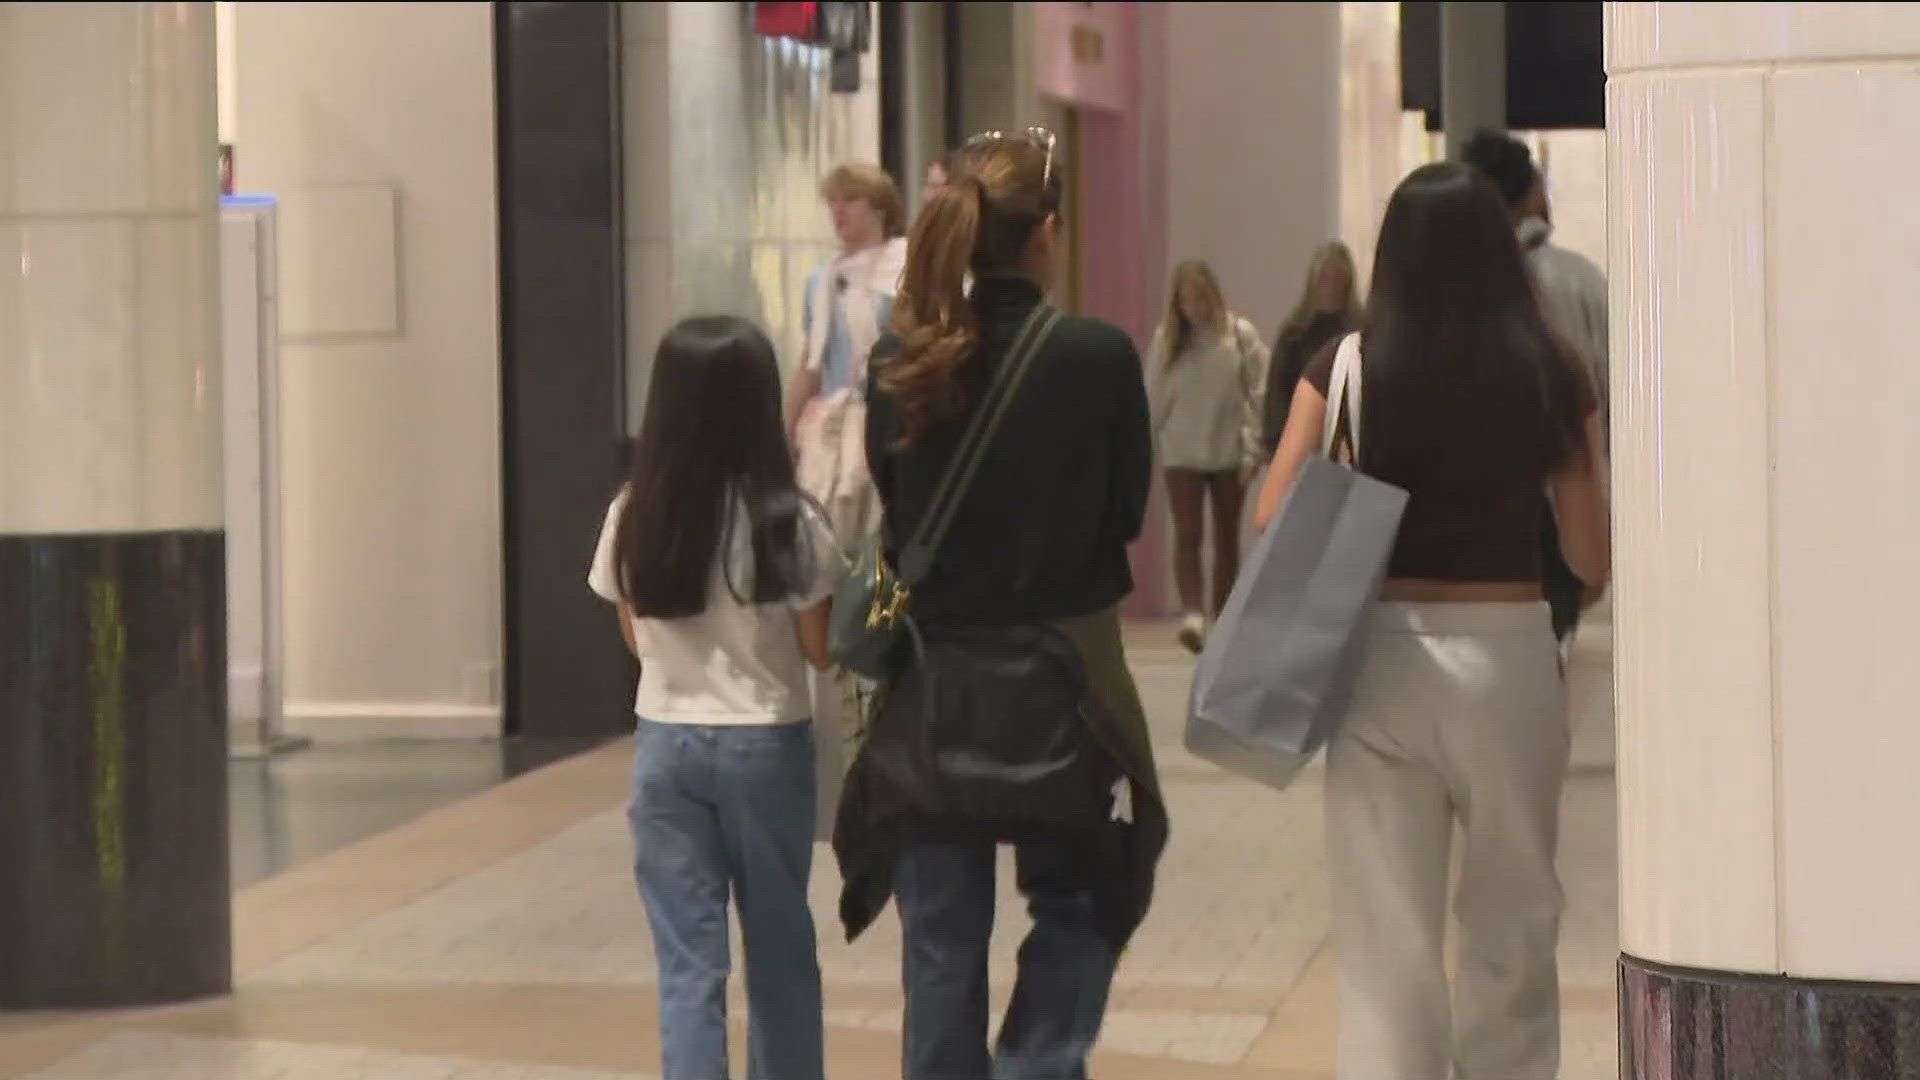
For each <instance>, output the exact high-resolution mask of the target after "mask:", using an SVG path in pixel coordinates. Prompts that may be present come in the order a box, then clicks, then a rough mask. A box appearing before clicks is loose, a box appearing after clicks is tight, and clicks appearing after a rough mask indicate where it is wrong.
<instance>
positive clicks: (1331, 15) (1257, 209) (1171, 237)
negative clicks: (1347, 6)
mask: <svg viewBox="0 0 1920 1080" xmlns="http://www.w3.org/2000/svg"><path fill="white" fill-rule="evenodd" d="M1167 7H1168V22H1169V38H1168V49H1167V63H1168V68H1169V70H1168V78H1167V94H1168V97H1169V102H1168V109H1167V124H1168V133H1167V144H1168V145H1167V149H1168V157H1167V169H1168V226H1167V233H1168V246H1167V258H1168V260H1169V261H1170V263H1178V262H1179V261H1181V260H1182V259H1193V258H1198V259H1206V260H1208V261H1209V262H1211V263H1212V264H1213V268H1214V270H1215V271H1216V272H1217V273H1218V274H1219V275H1220V280H1221V284H1222V286H1223V287H1224V288H1225V289H1226V293H1227V302H1228V303H1229V304H1231V305H1233V307H1234V308H1235V309H1236V310H1238V311H1239V312H1240V313H1241V314H1243V315H1246V316H1247V317H1248V318H1250V319H1252V320H1253V322H1254V325H1255V326H1257V327H1259V328H1260V332H1261V333H1262V334H1263V335H1267V334H1271V333H1272V332H1273V331H1274V330H1275V329H1276V328H1277V327H1278V326H1279V324H1280V320H1281V319H1282V318H1283V317H1284V316H1285V315H1286V312H1287V310H1288V309H1289V308H1290V307H1291V306H1292V304H1293V302H1294V301H1295V300H1297V299H1298V297H1299V290H1300V282H1301V279H1302V278H1301V276H1302V274H1303V273H1304V272H1305V266H1306V261H1307V259H1308V257H1309V256H1310V255H1311V254H1312V253H1313V249H1314V248H1315V247H1317V246H1319V245H1320V244H1323V243H1325V242H1326V241H1328V240H1331V239H1334V238H1336V237H1337V236H1338V235H1339V232H1340V200H1339V192H1340V128H1339V123H1340V40H1341V39H1340V6H1339V5H1338V4H1235V3H1199V2H1195V3H1179V4H1169V5H1167ZM1165 289H1166V283H1165V282H1164V281H1162V282H1157V283H1155V291H1154V295H1155V297H1156V301H1155V302H1156V304H1163V303H1164V302H1165Z"/></svg>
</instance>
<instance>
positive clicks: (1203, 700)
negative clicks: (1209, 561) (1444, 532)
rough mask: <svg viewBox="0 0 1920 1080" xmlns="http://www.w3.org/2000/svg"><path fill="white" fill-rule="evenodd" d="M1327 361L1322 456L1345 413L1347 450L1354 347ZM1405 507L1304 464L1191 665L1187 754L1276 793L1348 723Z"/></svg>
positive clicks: (1355, 396)
mask: <svg viewBox="0 0 1920 1080" xmlns="http://www.w3.org/2000/svg"><path fill="white" fill-rule="evenodd" d="M1336 356H1337V359H1336V362H1335V364H1334V372H1333V378H1332V380H1330V383H1329V386H1330V393H1329V401H1328V408H1327V416H1328V420H1327V430H1326V434H1325V436H1324V438H1323V441H1322V449H1323V450H1330V449H1331V448H1332V445H1333V433H1334V431H1335V430H1336V428H1337V427H1338V422H1339V418H1340V417H1341V415H1342V414H1343V405H1344V406H1345V415H1346V416H1347V419H1348V430H1349V432H1350V434H1351V436H1352V445H1353V446H1354V447H1355V448H1356V450H1357V447H1358V445H1359V424H1358V423H1357V418H1358V417H1359V415H1360V409H1359V388H1360V380H1359V348H1358V338H1357V337H1349V338H1348V339H1347V340H1346V341H1345V342H1343V343H1342V344H1341V346H1340V351H1339V352H1338V354H1336ZM1406 505H1407V493H1406V492H1405V491H1403V490H1401V489H1399V488H1396V487H1394V486H1392V485H1390V484H1385V483H1382V482H1380V481H1378V480H1374V479H1372V478H1370V477H1367V476H1364V475H1362V474H1360V473H1358V472H1355V471H1353V470H1352V469H1349V468H1347V467H1345V466H1343V465H1339V464H1336V463H1335V462H1334V461H1333V460H1332V459H1331V458H1329V457H1324V456H1316V457H1313V458H1310V459H1309V460H1308V461H1307V462H1306V464H1305V465H1304V466H1303V467H1302V468H1301V470H1300V475H1299V477H1298V479H1296V480H1295V481H1294V484H1293V487H1292V489H1291V490H1290V491H1289V492H1288V495H1287V500H1286V503H1285V504H1284V505H1283V506H1282V507H1281V509H1280V512H1279V513H1278V514H1277V515H1276V516H1275V517H1274V520H1273V521H1272V522H1271V523H1270V524H1269V525H1268V527H1267V530H1266V532H1265V533H1263V534H1262V535H1261V536H1260V539H1259V540H1258V541H1257V542H1256V543H1255V545H1254V549H1253V554H1252V555H1251V556H1250V557H1249V558H1248V560H1247V562H1246V565H1245V567H1244V568H1243V569H1242V570H1241V573H1240V579H1239V581H1238V582H1236V583H1235V585H1234V588H1233V593H1232V595H1231V596H1230V597H1229V598H1228V600H1227V605H1226V608H1225V610H1224V611H1222V612H1221V615H1220V621H1219V623H1218V625H1216V626H1215V628H1214V631H1213V633H1212V634H1211V635H1209V636H1208V639H1207V646H1206V648H1205V649H1204V650H1203V651H1202V652H1201V654H1200V663H1199V667H1198V669H1197V670H1196V672H1195V675H1194V681H1193V697H1192V701H1191V703H1190V708H1189V711H1188V715H1187V731H1186V745H1187V749H1188V750H1189V751H1191V752H1192V753H1194V754H1195V755H1196V756H1198V757H1200V758H1202V759H1204V760H1206V761H1210V762H1212V763H1213V764H1215V765H1218V766H1220V767H1222V768H1224V769H1227V770H1229V771H1231V772H1235V773H1239V774H1240V775H1242V776H1246V777H1248V778H1250V779H1253V780H1258V781H1260V782H1261V783H1264V784H1268V785H1271V786H1273V787H1277V788H1279V787H1285V786H1286V785H1287V784H1288V783H1290V782H1291V781H1292V780H1293V778H1294V776H1295V775H1296V774H1297V773H1298V772H1299V771H1300V769H1301V768H1302V767H1304V766H1305V765H1306V764H1307V762H1308V761H1311V760H1312V758H1313V755H1314V754H1315V753H1317V752H1318V751H1319V749H1320V748H1321V747H1322V746H1324V745H1325V744H1326V742H1327V740H1328V739H1330V738H1331V737H1332V736H1333V733H1334V732H1335V730H1337V728H1338V727H1339V724H1340V721H1341V720H1342V718H1344V716H1345V715H1346V710H1347V705H1348V702H1349V700H1350V698H1351V695H1352V690H1353V681H1354V678H1355V676H1356V675H1357V673H1358V670H1359V664H1360V659H1361V646H1362V644H1363V642H1364V639H1365V630H1366V621H1367V617H1368V614H1369V612H1370V611H1371V609H1372V607H1373V604H1374V602H1375V600H1376V598H1377V597H1378V596H1379V593H1380V584H1381V581H1382V580H1383V579H1384V577H1385V576H1386V569H1387V560H1388V558H1389V557H1390V556H1391V555H1392V553H1393V542H1394V537H1395V535H1396V534H1397V533H1398V532H1399V529H1400V516H1401V514H1402V513H1403V512H1404V511H1405V509H1406Z"/></svg>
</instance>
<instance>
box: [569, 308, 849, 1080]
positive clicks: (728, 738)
mask: <svg viewBox="0 0 1920 1080" xmlns="http://www.w3.org/2000/svg"><path fill="white" fill-rule="evenodd" d="M841 573H842V559H841V556H840V553H839V549H838V548H837V547H836V546H835V544H834V542H833V536H832V532H831V530H830V529H829V527H828V525H827V522H826V521H825V519H824V518H823V517H822V515H821V514H820V513H819V512H818V511H817V510H816V509H814V507H813V505H812V504H811V503H810V502H809V501H808V500H806V499H805V498H804V497H802V496H801V494H800V492H799V490H798V487H797V485H796V484H795V480H794V471H793V462H792V459H791V457H790V456H789V454H788V450H787V440H786V433H785V430H784V426H783V424H782V418H781V402H780V372H779V367H778V365H777V363H776V362H775V359H774V351H773V346H772V344H771V343H769V342H768V341H767V338H766V336H765V335H764V334H762V333H761V332H760V331H759V330H757V329H755V328H754V327H753V326H752V325H751V324H749V323H747V322H745V321H743V320H740V319H736V318H732V317H729V316H707V317H701V318H694V319H688V320H686V321H684V322H682V323H680V324H679V325H678V326H676V327H674V328H673V329H672V330H671V331H669V332H668V333H667V335H666V337H665V338H664V339H663V340H662V341H661V343H660V348H659V352H658V353H657V354H656V356H655V359H654V365H653V383H652V389H651V391H650V396H649V398H648V402H647V415H646V422H645V424H644V426H643V428H642V430H641V433H640V441H639V446H638V448H637V449H636V452H635V454H634V459H633V471H632V476H631V477H630V478H629V481H628V483H627V485H626V487H625V488H623V489H622V490H621V492H620V494H619V495H617V496H616V497H615V498H614V500H613V503H612V505H611V506H609V507H608V508H607V517H606V523H605V524H604V526H603V527H602V528H601V531H600V543H599V547H598V550H596V551H595V553H594V558H593V569H592V572H591V573H590V574H589V575H588V579H587V580H588V583H589V584H590V585H591V586H592V588H593V590H594V592H596V593H598V594H600V595H601V596H602V597H605V598H606V599H608V600H610V601H612V602H613V603H615V604H617V605H619V608H620V631H621V633H622V634H623V635H624V636H625V637H626V639H627V643H628V644H629V645H630V646H631V647H632V648H633V651H634V654H635V655H637V656H638V657H640V661H641V668H640V687H639V691H638V693H637V694H636V695H635V700H634V712H635V714H636V715H637V716H638V717H639V730H638V736H637V742H638V754H637V757H636V762H635V765H634V780H633V796H632V802H631V804H630V806H629V810H628V817H629V819H630V820H631V822H632V825H633V835H634V845H635V849H636V851H637V856H636V858H635V862H634V866H635V876H636V877H637V879H638V881H639V885H640V896H641V899H642V901H643V902H644V903H645V905H646V909H647V918H648V921H649V922H650V924H651V925H652V927H653V938H654V952H655V955H656V957H657V958H658V960H659V963H660V1042H661V1053H662V1057H663V1059H664V1064H665V1070H664V1075H665V1077H666V1080H711V1078H714V1077H724V1076H728V1075H730V1073H729V1071H728V1068H727V1018H726V1011H727V992H726V991H727V977H728V973H729V969H730V966H731V964H730V959H729V956H728V938H727V899H728V897H729V895H731V896H733V897H734V898H736V900H737V901H738V907H739V916H740V925H741V930H742V936H743V938H744V941H745V947H746V973H747V975H746V977H747V1008H748V1014H749V1024H750V1034H749V1039H748V1045H749V1048H750V1055H751V1057H752V1059H753V1060H752V1061H750V1062H749V1064H748V1068H747V1074H748V1075H749V1076H756V1077H768V1078H771V1080H821V1070H822V1055H821V1011H820V1010H821V1000H820V967H819V962H818V960H817V959H816V956H815V951H814V933H813V916H812V913H811V912H810V910H809V909H808V906H807V877H808V874H809V873H810V871H811V869H812V864H813V823H814V814H815V807H814V801H815V797H816V795H815V777H814V744H813V730H812V724H811V723H810V721H809V718H808V714H809V704H808V702H809V694H808V685H807V664H808V662H809V661H811V662H812V663H813V664H814V665H815V666H816V667H821V668H824V667H826V666H827V651H826V638H827V608H828V604H829V596H830V594H831V592H832V590H833V587H834V585H835V584H836V583H837V582H838V580H839V578H840V575H841Z"/></svg>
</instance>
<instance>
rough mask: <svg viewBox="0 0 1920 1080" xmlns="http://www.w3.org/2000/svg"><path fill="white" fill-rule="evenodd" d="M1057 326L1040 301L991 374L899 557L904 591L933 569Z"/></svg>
mask: <svg viewBox="0 0 1920 1080" xmlns="http://www.w3.org/2000/svg"><path fill="white" fill-rule="evenodd" d="M1059 321H1060V312H1059V310H1058V309H1056V308H1055V307H1054V306H1053V305H1051V304H1049V303H1047V302H1046V301H1044V300H1043V301H1041V302H1040V303H1039V304H1038V305H1037V306H1035V307H1034V309H1033V311H1032V312H1031V313H1030V314H1028V316H1027V318H1026V321H1025V322H1023V323H1021V324H1020V331H1019V333H1017V334H1015V335H1014V342H1013V346H1012V348H1010V349H1009V350H1008V352H1007V356H1006V359H1005V360H1003V361H1002V362H1001V364H1000V370H999V371H997V372H995V373H994V379H993V383H992V384H991V385H990V386H989V387H988V389H987V393H986V396H985V397H983V398H981V399H980V408H979V411H977V412H976V413H974V416H973V422H972V423H970V424H968V425H967V431H966V433H965V434H964V435H962V436H961V438H960V446H959V448H958V449H956V450H955V451H954V455H953V460H952V461H951V462H948V463H947V471H946V473H945V474H944V475H942V476H941V478H940V484H939V486H938V487H937V488H935V489H934V493H933V501H932V502H930V503H929V504H928V505H927V509H926V512H925V513H924V514H922V515H921V518H920V523H919V524H918V525H917V526H916V527H915V528H914V530H913V536H912V538H911V539H909V540H908V541H907V546H906V547H905V548H903V549H902V550H901V552H900V580H901V582H902V583H904V584H905V585H906V586H907V587H908V588H912V587H913V586H915V585H917V584H919V583H920V581H921V580H922V579H923V578H925V577H926V575H927V571H929V570H931V569H932V568H933V555H934V552H936V551H938V550H939V548H940V542H941V541H942V540H944V539H945V538H946V535H947V530H948V529H950V528H952V527H953V519H954V518H955V517H956V516H958V514H959V512H960V503H961V502H962V501H963V500H964V499H965V498H966V497H967V489H968V488H970V487H972V486H973V477H974V474H975V473H977V472H979V471H980V460H981V459H982V458H984V457H985V456H986V450H987V445H988V444H989V443H991V442H992V441H993V436H994V433H995V432H997V431H998V430H999V428H1000V422H1001V421H1002V420H1003V419H1005V417H1006V415H1007V408H1008V406H1010V405H1011V404H1012V402H1013V396H1014V393H1015V392H1016V391H1018V390H1019V388H1020V383H1021V382H1022V381H1023V380H1024V379H1025V378H1026V375H1027V371H1028V369H1030V368H1031V367H1032V366H1033V358H1034V357H1035V356H1036V355H1037V354H1038V353H1039V352H1040V346H1041V345H1043V344H1045V342H1046V339H1047V336H1048V335H1049V334H1051V333H1052V332H1053V328H1054V326H1055V325H1056V324H1058V323H1059Z"/></svg>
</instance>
